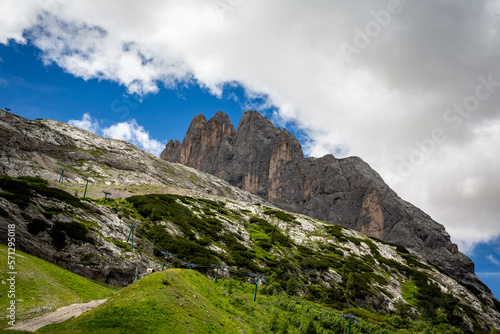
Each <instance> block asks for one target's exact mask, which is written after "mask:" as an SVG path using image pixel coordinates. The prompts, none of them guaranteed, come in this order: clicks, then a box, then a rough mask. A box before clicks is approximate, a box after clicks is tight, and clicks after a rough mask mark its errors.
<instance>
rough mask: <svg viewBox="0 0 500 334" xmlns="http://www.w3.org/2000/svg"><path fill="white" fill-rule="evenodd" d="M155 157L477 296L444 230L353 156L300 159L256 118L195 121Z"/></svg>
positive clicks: (469, 266) (281, 135)
mask: <svg viewBox="0 0 500 334" xmlns="http://www.w3.org/2000/svg"><path fill="white" fill-rule="evenodd" d="M161 158H163V159H165V160H168V161H171V162H178V163H182V164H185V165H187V166H190V167H194V168H197V169H199V170H201V171H203V172H207V173H210V174H213V175H215V176H217V177H219V178H222V179H224V180H225V181H227V182H229V183H230V184H232V185H235V186H237V187H240V188H241V189H243V190H246V191H249V192H251V193H254V194H257V195H259V196H260V197H262V198H263V199H265V200H267V201H269V202H271V203H273V204H274V205H276V206H278V207H280V208H283V209H285V210H288V211H291V212H296V213H301V214H305V215H308V216H311V217H314V218H317V219H319V220H323V221H326V222H328V223H333V224H340V225H343V226H345V227H349V228H351V229H355V230H357V231H360V232H362V233H364V234H366V235H368V236H371V237H375V238H379V239H382V240H384V241H387V242H391V243H395V244H400V245H403V246H406V247H408V248H411V249H413V250H415V251H417V252H419V253H420V254H422V255H423V256H424V257H425V258H426V259H428V260H430V261H431V262H432V263H434V264H435V265H437V266H439V267H440V268H442V269H443V270H445V271H446V272H448V273H450V274H451V275H452V276H454V277H455V278H457V279H459V280H463V281H464V282H467V283H470V284H474V285H476V286H478V287H480V288H482V289H485V290H487V289H488V288H487V287H486V286H485V285H484V284H482V283H481V281H480V280H479V279H478V278H477V277H476V275H475V274H474V263H473V262H472V261H471V260H470V259H469V258H468V257H467V256H465V255H464V254H462V253H460V252H459V251H458V248H457V246H456V245H455V244H453V243H452V242H451V241H450V236H449V234H448V233H447V232H446V231H445V229H444V227H443V226H442V225H441V224H439V223H437V222H435V221H434V220H433V219H432V218H431V217H429V216H428V215H427V214H425V213H424V212H423V211H421V210H420V209H418V208H416V207H415V206H413V205H412V204H411V203H408V202H406V201H404V200H403V199H401V198H400V197H399V196H398V195H397V194H396V193H395V192H394V191H393V190H392V189H390V188H389V186H388V185H387V184H386V183H385V182H384V181H383V179H382V178H381V177H380V175H379V174H378V173H377V172H376V171H374V170H373V169H372V168H371V167H370V166H369V165H368V164H367V163H365V162H364V161H363V160H361V159H360V158H358V157H349V158H345V159H337V158H335V157H334V156H333V155H326V156H324V157H322V158H305V157H304V155H303V152H302V148H301V145H300V143H299V141H298V140H297V139H296V138H295V137H294V136H293V135H292V134H290V133H289V132H288V131H287V130H285V129H283V130H281V129H280V128H278V127H276V126H274V125H273V124H272V122H271V121H270V120H269V119H268V118H266V117H263V116H262V115H261V114H260V113H259V112H257V111H246V112H245V113H244V115H243V116H242V118H241V120H240V123H239V125H238V127H237V129H236V130H234V127H233V125H232V124H231V122H230V120H229V118H228V117H227V115H225V114H224V113H222V112H218V113H217V114H216V115H215V116H214V118H212V119H210V120H208V121H206V119H205V117H204V116H203V115H198V116H196V117H195V118H194V119H193V121H192V123H191V125H190V127H189V129H188V131H187V134H186V136H185V138H184V140H183V142H182V143H179V141H176V142H175V143H174V142H173V141H171V142H170V143H169V144H168V145H167V147H166V148H165V150H164V151H163V153H162V155H161Z"/></svg>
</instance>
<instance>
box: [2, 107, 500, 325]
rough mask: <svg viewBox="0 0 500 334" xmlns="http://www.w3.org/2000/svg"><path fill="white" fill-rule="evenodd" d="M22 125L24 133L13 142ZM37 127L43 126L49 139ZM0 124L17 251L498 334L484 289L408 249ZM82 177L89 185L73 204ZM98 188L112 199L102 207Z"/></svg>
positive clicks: (153, 163) (75, 133)
mask: <svg viewBox="0 0 500 334" xmlns="http://www.w3.org/2000/svg"><path fill="white" fill-rule="evenodd" d="M27 124H29V126H31V128H30V130H29V131H30V132H31V131H33V137H31V138H30V137H28V136H27V138H26V141H24V139H23V138H24V134H25V132H23V131H22V129H23V128H24V127H27V126H28V125H27ZM43 124H51V136H52V137H50V136H47V135H46V133H47V132H43V131H42V130H41V129H43ZM0 127H1V130H2V131H0V134H1V139H2V141H3V143H4V145H3V146H2V147H4V148H5V150H6V151H8V155H3V156H2V159H1V160H0V162H1V163H2V164H3V165H4V166H6V167H7V168H6V172H7V174H8V175H7V176H1V177H0V233H1V234H2V235H6V234H7V225H8V224H15V226H16V233H17V236H16V248H17V249H20V250H24V251H26V252H27V253H29V254H33V255H36V256H38V257H40V258H43V259H45V260H47V261H49V262H52V263H54V264H57V265H59V266H61V267H63V268H67V269H68V270H71V271H72V272H75V273H78V274H80V275H83V276H85V277H88V278H92V279H95V280H98V281H101V282H106V283H110V284H115V285H120V286H126V285H129V284H130V283H132V281H133V279H134V276H135V275H136V268H137V270H138V272H139V273H144V272H145V271H146V268H155V269H156V270H161V267H162V266H163V264H165V267H166V268H172V267H182V268H186V267H195V268H197V270H199V271H200V272H201V273H203V274H204V275H205V276H207V277H209V278H214V276H215V274H216V273H218V275H219V278H221V279H222V278H223V279H237V280H240V281H242V282H246V283H250V284H252V283H253V284H255V277H260V275H263V276H265V277H266V279H265V282H262V281H261V284H262V283H264V284H272V285H273V286H275V287H276V288H278V289H279V290H281V291H284V292H286V293H288V294H290V295H293V296H297V297H301V298H304V299H307V300H310V301H315V302H319V303H321V304H322V305H324V306H325V307H329V308H331V309H336V310H339V311H342V310H358V311H356V312H358V313H362V312H365V311H363V310H373V311H374V312H375V313H377V317H378V316H380V317H382V318H385V317H389V316H391V315H397V316H398V317H399V318H397V319H399V320H401V321H402V322H403V323H410V324H413V323H416V322H419V321H427V322H429V321H433V323H434V325H439V324H448V325H453V326H455V327H456V328H458V329H460V330H462V331H465V332H476V333H480V332H488V331H489V330H491V329H492V328H494V327H496V328H498V329H500V313H499V311H500V302H499V301H498V300H497V299H495V298H494V297H493V296H492V295H491V293H489V292H488V291H486V290H480V289H478V288H477V287H475V286H474V285H470V284H468V283H467V282H462V281H460V280H457V279H455V278H453V277H451V276H450V275H449V274H447V273H446V272H444V271H443V270H441V269H439V268H438V267H436V266H435V265H433V264H431V263H429V262H428V261H427V260H426V259H425V258H424V257H422V256H421V255H420V254H419V253H417V252H415V251H413V250H411V249H407V248H405V247H403V246H398V245H394V244H389V243H386V242H383V241H380V240H378V239H376V238H370V237H367V236H365V235H363V234H361V233H359V232H356V231H353V230H351V229H349V228H345V227H342V226H339V225H331V224H327V223H324V222H321V221H319V220H316V219H313V218H310V217H308V216H304V215H300V214H294V213H289V212H285V211H282V210H279V209H277V208H276V207H273V206H272V205H270V204H269V203H267V202H265V201H264V200H263V199H261V198H259V197H257V196H254V195H251V194H249V193H246V192H244V191H243V190H240V189H237V188H235V187H232V186H230V185H229V184H228V183H226V182H225V181H222V180H218V179H217V178H215V177H214V176H210V175H207V174H204V173H202V172H199V171H196V170H193V169H190V168H188V167H183V166H180V165H177V164H173V163H168V162H165V161H161V160H160V159H157V158H155V157H153V156H151V155H149V154H147V153H145V152H142V151H140V150H139V149H137V148H136V147H134V146H133V145H131V144H127V143H124V142H121V141H116V140H111V139H106V138H101V137H98V136H95V135H93V134H90V133H88V132H86V131H84V130H80V129H77V128H74V127H71V126H69V125H67V124H64V123H59V122H53V121H45V120H37V121H28V120H24V119H22V118H20V117H18V116H15V115H12V114H9V115H8V117H7V118H6V119H5V118H4V119H2V121H1V122H0ZM35 128H39V131H38V132H37V131H35V130H31V129H35ZM30 132H29V133H30ZM5 133H8V135H5ZM29 133H28V135H29ZM83 137H84V138H85V141H84V142H80V141H79V140H80V138H83ZM50 138H57V140H56V139H54V140H52V139H50ZM44 140H47V142H45V141H44ZM77 144H82V145H84V146H83V147H84V149H82V148H80V147H79V146H77ZM90 148H92V150H93V149H96V150H97V149H99V152H100V153H99V154H95V155H94V154H90V153H89V150H90ZM124 148H126V150H125V151H124V152H122V151H121V150H122V149H123V150H124ZM130 157H133V159H134V160H133V161H132V162H131V163H129V164H126V162H127V161H128V159H130ZM140 159H144V160H140ZM9 161H10V163H11V165H10V167H9V165H8V163H9ZM35 161H38V162H35ZM116 161H117V162H116ZM139 162H140V163H139ZM134 163H135V164H136V165H134ZM60 164H62V165H64V166H65V167H64V168H66V172H65V174H64V181H63V183H61V182H57V180H58V179H59V177H60V170H58V169H59V167H57V166H60ZM140 165H144V168H143V169H141V168H142V167H140ZM135 167H137V168H139V170H140V171H136V170H134V169H133V168H135ZM98 168H101V169H98ZM120 168H123V169H120ZM126 168H128V169H126ZM97 170H98V171H99V173H98V174H95V175H93V176H92V173H97V172H96V171H97ZM149 173H151V174H152V175H154V178H150V176H149ZM21 174H26V175H29V176H20V175H21ZM127 174H128V175H127ZM96 175H97V176H96ZM89 176H90V177H92V179H93V180H94V182H95V183H94V184H90V185H89V188H88V191H87V193H86V198H82V197H83V192H84V188H85V181H84V179H83V178H84V177H85V178H88V177H89ZM47 179H48V180H47ZM148 182H151V183H148ZM162 182H163V183H162ZM101 189H107V190H108V191H110V192H111V193H112V194H113V195H112V196H110V197H109V198H108V199H107V200H106V202H105V203H104V200H103V198H102V197H103V194H102V193H101V192H100V191H101ZM125 189H126V190H125ZM131 225H133V226H137V228H134V230H133V234H131V232H132V231H131ZM132 235H133V240H134V241H133V242H134V244H133V248H132V240H131V238H130V240H128V242H127V239H129V238H128V237H129V236H132ZM2 242H5V241H3V240H2ZM169 253H170V254H171V255H172V256H170V255H168V254H169ZM215 266H222V267H223V268H221V270H220V271H217V269H216V267H215ZM252 275H254V276H252ZM152 277H156V276H152ZM131 288H132V286H131ZM104 306H105V305H103V307H104ZM97 310H98V309H96V312H97ZM266 320H269V319H266ZM399 320H398V321H399ZM405 326H407V325H405ZM408 326H410V325H408Z"/></svg>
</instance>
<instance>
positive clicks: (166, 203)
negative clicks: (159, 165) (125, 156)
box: [126, 194, 223, 240]
mask: <svg viewBox="0 0 500 334" xmlns="http://www.w3.org/2000/svg"><path fill="white" fill-rule="evenodd" d="M126 200H127V201H128V202H129V203H132V204H133V206H134V207H135V208H136V209H137V211H138V212H139V213H140V214H141V215H142V216H143V217H144V218H149V219H151V220H153V221H157V220H161V219H166V220H169V221H171V222H172V223H174V224H176V225H177V226H178V227H179V228H180V230H181V231H182V233H183V234H184V236H185V237H187V238H188V239H191V240H195V239H196V237H195V233H194V231H196V232H198V233H201V234H203V235H205V236H210V237H211V238H212V239H213V240H218V239H219V238H220V231H221V230H222V226H223V225H222V222H221V221H219V220H218V219H216V218H213V217H206V218H204V219H201V218H198V217H197V216H196V215H195V214H193V212H192V210H190V209H189V208H188V207H186V206H185V205H183V204H180V203H178V202H177V200H180V201H181V202H183V203H184V202H185V201H186V198H184V197H183V196H176V195H166V194H151V195H144V196H132V197H129V198H127V199H126ZM200 201H201V202H202V203H206V204H207V205H211V206H214V205H215V204H214V203H216V204H217V203H218V202H215V201H209V200H200ZM217 208H219V207H217ZM204 209H205V210H207V209H206V208H204Z"/></svg>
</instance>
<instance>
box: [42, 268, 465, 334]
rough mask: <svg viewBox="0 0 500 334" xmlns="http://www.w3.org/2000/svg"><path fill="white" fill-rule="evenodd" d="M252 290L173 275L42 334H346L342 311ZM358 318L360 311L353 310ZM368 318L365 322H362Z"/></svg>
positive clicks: (377, 325)
mask: <svg viewBox="0 0 500 334" xmlns="http://www.w3.org/2000/svg"><path fill="white" fill-rule="evenodd" d="M254 290H255V287H254V285H253V284H245V283H242V282H240V281H234V280H219V281H218V282H217V283H216V284H214V281H213V280H209V279H207V278H206V277H204V276H203V275H201V274H200V273H198V272H196V271H195V270H186V269H182V270H181V269H169V270H167V271H165V272H161V273H155V274H152V275H150V276H147V277H146V278H144V279H141V280H139V281H138V282H136V283H134V284H132V285H130V286H129V287H127V288H124V289H123V290H122V291H120V292H119V293H117V294H115V295H114V296H113V297H111V298H110V299H109V300H108V301H107V302H106V303H105V304H103V305H101V306H99V307H97V308H95V309H93V310H91V311H89V312H87V313H85V314H83V315H82V316H80V317H79V318H77V319H74V320H69V321H66V322H64V323H61V324H55V325H49V326H46V327H44V328H42V329H40V330H39V331H38V332H40V333H51V334H56V333H146V332H154V333H171V334H177V333H178V334H185V333H227V334H230V333H235V334H236V333H238V334H240V333H269V334H272V333H289V334H293V333H297V334H299V333H300V334H311V333H325V334H329V333H332V334H333V333H346V331H347V328H348V326H349V320H348V319H354V318H355V317H348V318H345V317H343V316H342V315H340V314H339V313H338V311H335V310H331V309H327V308H325V307H323V306H321V305H320V304H316V303H310V302H305V301H303V300H301V299H300V298H299V299H297V298H291V297H288V296H285V295H284V294H277V293H273V291H275V290H273V289H272V288H270V287H269V286H264V287H260V292H259V293H258V295H257V298H256V300H255V301H253V293H254ZM352 311H354V312H357V310H355V309H354V310H352ZM360 316H362V318H361V321H360V322H355V321H354V320H352V321H351V324H350V326H351V328H350V332H351V333H353V334H354V333H398V332H399V333H407V332H439V333H441V334H445V333H459V332H460V331H458V330H457V329H455V328H453V327H452V326H450V325H447V324H433V323H431V322H426V321H416V322H413V323H410V322H405V321H402V322H401V321H400V320H398V319H399V318H398V317H397V316H385V317H384V316H382V317H379V316H378V315H376V314H374V313H371V312H364V313H360ZM363 318H364V319H363Z"/></svg>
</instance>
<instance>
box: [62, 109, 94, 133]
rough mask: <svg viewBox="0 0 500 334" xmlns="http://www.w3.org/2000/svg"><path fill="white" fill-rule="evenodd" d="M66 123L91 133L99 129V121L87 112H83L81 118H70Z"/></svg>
mask: <svg viewBox="0 0 500 334" xmlns="http://www.w3.org/2000/svg"><path fill="white" fill-rule="evenodd" d="M68 124H70V125H73V126H76V127H79V128H81V129H84V130H87V131H90V132H92V133H96V134H97V132H98V131H99V121H98V120H97V119H95V118H93V117H92V116H90V114H89V113H85V114H83V116H82V119H80V120H78V119H70V120H69V121H68Z"/></svg>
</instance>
